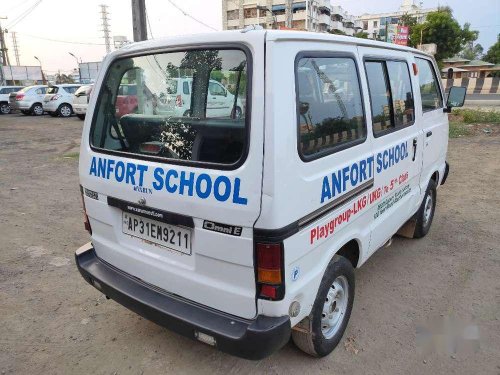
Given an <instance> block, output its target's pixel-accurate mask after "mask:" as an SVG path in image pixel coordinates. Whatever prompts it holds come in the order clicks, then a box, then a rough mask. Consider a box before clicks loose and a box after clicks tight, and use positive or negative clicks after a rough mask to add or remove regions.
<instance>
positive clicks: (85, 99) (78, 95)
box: [73, 85, 93, 120]
mask: <svg viewBox="0 0 500 375" xmlns="http://www.w3.org/2000/svg"><path fill="white" fill-rule="evenodd" d="M92 86H93V85H84V86H80V88H79V89H78V90H76V91H75V97H74V98H73V112H75V114H76V117H78V118H79V119H80V120H84V119H85V114H86V113H87V107H88V105H89V100H90V93H91V92H92Z"/></svg>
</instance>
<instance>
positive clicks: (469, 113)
mask: <svg viewBox="0 0 500 375" xmlns="http://www.w3.org/2000/svg"><path fill="white" fill-rule="evenodd" d="M453 116H456V117H460V118H461V119H462V121H463V122H465V123H466V124H474V123H476V124H481V123H488V124H500V112H496V111H479V110H477V109H457V110H455V111H453Z"/></svg>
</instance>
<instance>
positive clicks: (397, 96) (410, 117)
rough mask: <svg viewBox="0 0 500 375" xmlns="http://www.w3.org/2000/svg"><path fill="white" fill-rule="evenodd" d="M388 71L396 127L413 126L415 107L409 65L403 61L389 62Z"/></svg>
mask: <svg viewBox="0 0 500 375" xmlns="http://www.w3.org/2000/svg"><path fill="white" fill-rule="evenodd" d="M387 71H388V73H389V81H390V83H391V94H392V104H393V111H394V125H395V126H396V127H402V126H407V125H411V124H413V122H414V121H415V107H414V103H413V92H412V89H411V80H410V71H409V69H408V64H407V63H406V62H402V61H387Z"/></svg>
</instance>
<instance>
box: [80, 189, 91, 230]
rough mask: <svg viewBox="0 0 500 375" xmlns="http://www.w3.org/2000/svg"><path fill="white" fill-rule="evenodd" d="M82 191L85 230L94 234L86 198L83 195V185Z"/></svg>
mask: <svg viewBox="0 0 500 375" xmlns="http://www.w3.org/2000/svg"><path fill="white" fill-rule="evenodd" d="M80 193H81V196H82V206H83V224H84V226H85V230H86V231H87V232H89V234H90V235H92V227H91V226H90V221H89V217H88V216H87V209H86V208H85V199H84V197H83V187H82V186H81V185H80Z"/></svg>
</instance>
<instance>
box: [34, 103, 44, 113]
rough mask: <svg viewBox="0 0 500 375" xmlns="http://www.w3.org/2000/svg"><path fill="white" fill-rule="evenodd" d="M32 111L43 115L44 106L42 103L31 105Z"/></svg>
mask: <svg viewBox="0 0 500 375" xmlns="http://www.w3.org/2000/svg"><path fill="white" fill-rule="evenodd" d="M31 113H32V114H33V115H35V116H41V115H43V107H42V105H41V104H40V103H35V104H33V105H32V106H31Z"/></svg>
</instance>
